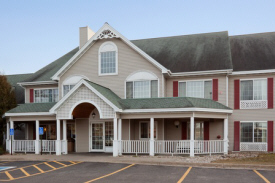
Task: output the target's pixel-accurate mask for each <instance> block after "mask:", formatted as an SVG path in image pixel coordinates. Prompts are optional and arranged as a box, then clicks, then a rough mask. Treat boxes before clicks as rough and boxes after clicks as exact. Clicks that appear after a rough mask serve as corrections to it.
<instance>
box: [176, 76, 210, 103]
mask: <svg viewBox="0 0 275 183" xmlns="http://www.w3.org/2000/svg"><path fill="white" fill-rule="evenodd" d="M179 97H196V98H208V99H212V80H205V81H183V82H179Z"/></svg>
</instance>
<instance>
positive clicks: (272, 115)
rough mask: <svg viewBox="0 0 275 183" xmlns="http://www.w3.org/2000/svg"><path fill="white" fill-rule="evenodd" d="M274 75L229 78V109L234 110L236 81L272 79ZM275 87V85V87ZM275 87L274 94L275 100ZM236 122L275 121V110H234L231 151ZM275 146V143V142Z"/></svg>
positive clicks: (230, 122)
mask: <svg viewBox="0 0 275 183" xmlns="http://www.w3.org/2000/svg"><path fill="white" fill-rule="evenodd" d="M274 76H275V75H274V74H258V75H256V74H254V75H240V76H230V77H229V95H228V99H229V101H228V102H229V103H228V104H229V107H230V108H232V109H234V80H235V79H257V78H270V77H274ZM273 85H274V84H273ZM274 86H275V85H274ZM274 89H275V87H274V88H273V94H274V99H275V92H274ZM274 107H275V106H274ZM234 121H275V109H274V108H273V109H238V110H233V114H232V115H230V116H229V120H228V126H229V127H228V128H229V129H228V133H229V134H228V137H229V150H230V151H232V150H233V148H234ZM274 146H275V141H274Z"/></svg>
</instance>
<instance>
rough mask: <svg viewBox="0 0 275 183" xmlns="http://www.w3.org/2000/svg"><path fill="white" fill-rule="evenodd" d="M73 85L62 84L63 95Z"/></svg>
mask: <svg viewBox="0 0 275 183" xmlns="http://www.w3.org/2000/svg"><path fill="white" fill-rule="evenodd" d="M74 86H75V85H63V96H65V95H66V94H67V93H68V92H69V91H70V90H71V89H72V88H73V87H74Z"/></svg>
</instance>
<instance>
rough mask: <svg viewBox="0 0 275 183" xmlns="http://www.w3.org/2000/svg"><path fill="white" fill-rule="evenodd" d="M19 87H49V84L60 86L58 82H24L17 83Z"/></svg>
mask: <svg viewBox="0 0 275 183" xmlns="http://www.w3.org/2000/svg"><path fill="white" fill-rule="evenodd" d="M17 84H18V85H19V86H31V85H41V84H44V85H49V84H58V82H56V81H36V82H22V83H17Z"/></svg>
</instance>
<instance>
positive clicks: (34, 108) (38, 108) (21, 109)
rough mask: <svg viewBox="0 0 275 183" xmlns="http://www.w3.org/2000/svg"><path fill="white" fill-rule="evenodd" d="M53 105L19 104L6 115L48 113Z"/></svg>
mask: <svg viewBox="0 0 275 183" xmlns="http://www.w3.org/2000/svg"><path fill="white" fill-rule="evenodd" d="M55 104H56V102H53V103H26V104H20V105H18V106H17V107H15V108H13V109H11V110H9V111H7V112H6V113H28V112H49V111H50V109H51V108H52V107H53V106H54V105H55Z"/></svg>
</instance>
